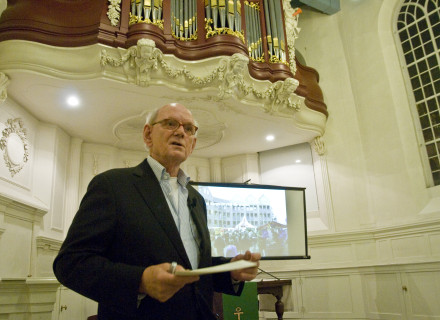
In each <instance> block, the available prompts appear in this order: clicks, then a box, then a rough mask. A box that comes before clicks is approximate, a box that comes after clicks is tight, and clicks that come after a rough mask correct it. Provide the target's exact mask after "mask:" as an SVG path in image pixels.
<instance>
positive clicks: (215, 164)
mask: <svg viewBox="0 0 440 320" xmlns="http://www.w3.org/2000/svg"><path fill="white" fill-rule="evenodd" d="M221 162H222V160H221V158H210V159H209V164H210V167H211V168H210V170H211V182H221V181H222V167H221Z"/></svg>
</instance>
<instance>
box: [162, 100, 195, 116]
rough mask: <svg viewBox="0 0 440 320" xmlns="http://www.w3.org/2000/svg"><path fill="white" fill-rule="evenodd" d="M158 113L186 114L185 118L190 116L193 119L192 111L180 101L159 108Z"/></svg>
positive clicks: (165, 114)
mask: <svg viewBox="0 0 440 320" xmlns="http://www.w3.org/2000/svg"><path fill="white" fill-rule="evenodd" d="M158 115H159V116H173V115H174V116H177V115H181V116H184V117H185V118H189V119H191V120H192V119H193V116H192V113H191V111H189V110H188V109H187V108H186V107H185V106H184V105H182V104H179V103H172V104H168V105H165V106H163V107H162V108H160V109H159V112H158Z"/></svg>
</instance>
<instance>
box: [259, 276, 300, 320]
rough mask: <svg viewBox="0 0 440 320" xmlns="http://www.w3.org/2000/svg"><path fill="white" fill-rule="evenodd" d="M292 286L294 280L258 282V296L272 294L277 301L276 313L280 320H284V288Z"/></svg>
mask: <svg viewBox="0 0 440 320" xmlns="http://www.w3.org/2000/svg"><path fill="white" fill-rule="evenodd" d="M290 285H292V280H261V281H259V282H257V292H258V294H271V295H273V296H275V298H276V299H277V301H276V302H275V312H276V314H277V316H278V320H282V319H283V314H284V303H283V302H282V301H281V298H282V297H283V286H290Z"/></svg>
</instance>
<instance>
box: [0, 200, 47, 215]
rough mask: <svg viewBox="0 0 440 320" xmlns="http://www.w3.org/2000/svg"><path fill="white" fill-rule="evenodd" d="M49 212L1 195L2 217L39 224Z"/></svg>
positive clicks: (0, 210) (0, 207) (0, 213)
mask: <svg viewBox="0 0 440 320" xmlns="http://www.w3.org/2000/svg"><path fill="white" fill-rule="evenodd" d="M47 212H48V209H47V208H42V207H37V206H34V205H32V204H27V203H24V202H21V201H19V200H14V199H11V198H9V197H6V196H4V195H1V194H0V215H4V216H10V217H12V218H16V219H19V220H24V221H29V222H39V221H41V219H42V218H43V216H44V215H45V214H46V213H47Z"/></svg>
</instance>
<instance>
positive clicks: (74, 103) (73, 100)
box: [66, 96, 79, 107]
mask: <svg viewBox="0 0 440 320" xmlns="http://www.w3.org/2000/svg"><path fill="white" fill-rule="evenodd" d="M66 102H67V104H68V105H69V106H70V107H78V106H79V99H78V97H77V96H69V97H67V99H66Z"/></svg>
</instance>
